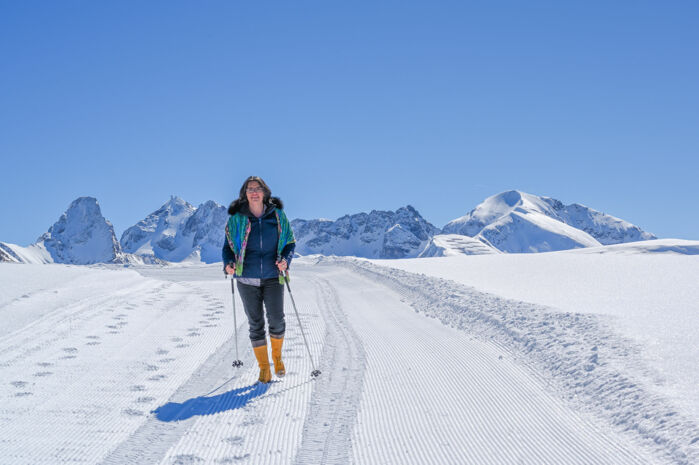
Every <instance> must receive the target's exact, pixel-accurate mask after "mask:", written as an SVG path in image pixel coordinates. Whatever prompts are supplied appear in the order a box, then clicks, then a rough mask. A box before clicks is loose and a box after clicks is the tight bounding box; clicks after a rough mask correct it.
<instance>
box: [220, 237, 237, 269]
mask: <svg viewBox="0 0 699 465" xmlns="http://www.w3.org/2000/svg"><path fill="white" fill-rule="evenodd" d="M221 257H222V258H223V269H224V270H225V269H226V265H231V266H235V254H234V253H233V251H232V250H231V247H230V246H229V245H228V238H226V237H224V238H223V248H222V249H221Z"/></svg>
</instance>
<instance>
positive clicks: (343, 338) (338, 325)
mask: <svg viewBox="0 0 699 465" xmlns="http://www.w3.org/2000/svg"><path fill="white" fill-rule="evenodd" d="M313 281H314V284H315V286H316V299H317V301H318V302H319V303H320V305H321V308H322V309H323V310H322V311H323V312H324V316H325V318H326V326H325V327H326V335H325V346H324V348H323V353H322V355H321V357H322V362H321V365H320V366H319V368H320V370H321V372H322V374H321V376H320V377H319V378H318V379H317V380H316V383H315V386H314V390H313V396H312V398H311V402H310V405H309V409H308V413H307V415H306V420H305V424H304V427H303V441H302V444H301V446H300V448H299V454H298V455H297V457H296V461H295V463H297V464H300V465H302V464H312V463H322V464H345V463H349V462H350V453H351V446H352V444H351V439H352V436H351V434H352V428H353V426H354V423H355V421H356V416H357V408H358V406H359V403H360V399H361V393H362V384H363V379H364V369H365V360H366V356H365V354H364V349H363V347H362V344H361V342H360V340H359V338H358V337H357V335H356V334H355V332H354V330H353V329H352V327H351V325H350V324H349V322H348V320H347V316H346V315H345V312H344V311H343V308H342V305H341V303H340V301H339V299H338V298H337V294H336V292H335V291H334V289H333V288H332V287H331V286H330V283H329V282H328V281H327V280H325V279H320V278H314V279H313ZM288 313H289V312H287V314H288Z"/></svg>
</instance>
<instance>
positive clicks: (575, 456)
mask: <svg viewBox="0 0 699 465" xmlns="http://www.w3.org/2000/svg"><path fill="white" fill-rule="evenodd" d="M322 274H323V275H327V276H328V279H329V280H331V281H332V282H333V283H338V284H337V291H336V292H337V295H338V300H339V301H340V302H342V304H343V305H344V306H345V307H346V308H347V313H348V315H349V321H350V323H351V324H352V326H353V327H354V330H355V331H356V332H357V334H359V335H360V340H361V342H362V344H363V345H364V349H365V351H366V363H367V372H366V375H365V381H364V390H363V395H362V399H361V403H360V404H361V408H360V410H359V412H358V422H357V424H356V427H355V428H354V431H353V441H352V444H353V445H354V450H353V460H352V461H353V462H355V463H361V464H363V463H366V464H374V463H381V464H392V463H395V464H406V463H416V464H422V463H463V464H483V463H493V464H495V463H498V464H499V463H522V464H532V465H535V464H541V463H556V464H607V463H615V464H619V463H644V460H643V459H641V458H639V457H637V456H636V454H633V453H631V452H629V450H627V448H626V447H624V446H623V445H622V444H623V443H622V442H619V441H618V438H617V437H614V438H613V440H610V439H608V438H606V437H605V434H606V431H605V432H602V431H600V430H598V429H596V427H595V426H594V425H591V424H589V423H587V422H585V421H584V420H583V419H581V418H580V417H579V416H577V415H576V414H574V413H573V412H572V411H571V410H570V409H568V408H566V407H565V406H564V405H563V404H562V403H561V402H559V401H558V400H557V399H555V398H553V397H551V396H549V395H548V394H547V393H546V392H545V389H543V387H542V385H541V383H540V380H539V379H537V378H536V377H533V376H531V374H530V373H529V371H528V370H527V369H525V368H523V367H522V366H520V365H519V364H518V363H515V362H513V360H512V359H511V357H509V355H508V358H507V359H505V358H504V357H503V354H505V355H507V354H506V353H505V352H504V351H502V349H500V348H499V347H498V346H496V345H495V344H492V343H490V342H488V341H481V340H478V339H475V338H473V337H471V336H469V335H468V334H467V333H465V332H463V331H458V330H456V329H453V328H450V327H448V326H445V325H443V324H442V323H441V322H439V321H437V320H435V319H432V318H427V317H425V316H424V315H420V314H417V313H416V312H415V311H414V310H413V309H412V308H410V306H409V305H408V304H406V303H402V302H401V301H405V299H404V298H402V297H404V296H401V295H400V294H399V293H397V292H396V291H394V290H392V289H390V288H388V287H386V285H385V284H383V283H381V282H380V281H379V282H377V280H376V279H369V278H368V277H367V276H364V275H362V274H361V273H355V272H354V271H352V270H349V269H347V268H344V267H333V266H332V265H329V266H327V267H325V269H324V270H323V272H322ZM307 463H312V462H307ZM318 463H320V462H318Z"/></svg>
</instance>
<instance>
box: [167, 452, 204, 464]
mask: <svg viewBox="0 0 699 465" xmlns="http://www.w3.org/2000/svg"><path fill="white" fill-rule="evenodd" d="M174 458H175V460H174V462H172V464H173V465H192V464H195V463H204V462H205V460H204V459H203V458H201V457H199V456H197V455H193V454H181V455H176V456H175V457H174Z"/></svg>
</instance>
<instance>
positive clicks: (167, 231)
mask: <svg viewBox="0 0 699 465" xmlns="http://www.w3.org/2000/svg"><path fill="white" fill-rule="evenodd" d="M227 219H228V214H227V212H226V209H225V207H223V206H222V205H219V204H218V203H216V202H214V201H211V200H209V201H207V202H205V203H203V204H202V205H200V206H199V207H198V208H197V207H194V206H193V205H191V204H190V203H188V202H186V201H184V200H183V199H181V198H179V197H177V196H172V197H170V200H168V201H167V202H166V203H165V204H164V205H163V206H162V207H160V208H159V209H158V210H156V211H154V212H153V213H151V214H150V215H148V216H147V217H146V218H145V219H143V220H141V221H139V222H138V223H137V224H136V225H134V226H131V227H130V228H128V229H127V230H126V231H124V234H122V236H121V240H120V243H121V247H122V249H123V250H124V251H125V252H127V253H131V254H134V255H136V256H139V257H141V258H142V259H143V260H144V261H146V262H157V261H159V260H166V261H169V262H181V261H184V260H187V261H203V262H205V263H212V262H215V261H219V260H220V259H221V244H222V243H223V230H224V227H225V224H226V220H227Z"/></svg>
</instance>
